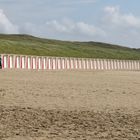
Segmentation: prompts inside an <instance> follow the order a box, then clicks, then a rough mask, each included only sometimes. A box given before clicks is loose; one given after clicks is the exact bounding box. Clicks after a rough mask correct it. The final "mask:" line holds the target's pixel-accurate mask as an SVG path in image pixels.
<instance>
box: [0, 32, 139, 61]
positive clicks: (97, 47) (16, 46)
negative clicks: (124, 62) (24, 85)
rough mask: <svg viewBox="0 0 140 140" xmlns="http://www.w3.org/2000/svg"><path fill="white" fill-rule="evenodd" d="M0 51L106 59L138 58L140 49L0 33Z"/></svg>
mask: <svg viewBox="0 0 140 140" xmlns="http://www.w3.org/2000/svg"><path fill="white" fill-rule="evenodd" d="M0 53H6V54H25V55H38V56H41V55H42V56H62V57H85V58H108V59H140V49H132V48H128V47H122V46H118V45H112V44H107V43H100V42H76V41H75V42H70V41H59V40H52V39H42V38H37V37H34V36H30V35H6V34H0Z"/></svg>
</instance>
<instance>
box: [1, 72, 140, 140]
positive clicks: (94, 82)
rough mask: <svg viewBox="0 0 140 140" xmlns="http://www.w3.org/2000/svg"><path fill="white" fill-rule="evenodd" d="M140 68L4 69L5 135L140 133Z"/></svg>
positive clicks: (47, 137) (46, 137) (44, 139)
mask: <svg viewBox="0 0 140 140" xmlns="http://www.w3.org/2000/svg"><path fill="white" fill-rule="evenodd" d="M139 77H140V72H138V71H134V72H132V71H114V72H113V71H106V72H103V71H102V72H98V71H54V72H50V71H47V72H46V71H45V72H43V71H2V70H1V71H0V83H1V84H0V139H6V140H18V139H21V140H22V139H23V140H26V139H29V140H36V139H37V140H52V139H54V140H59V139H60V140H63V139H68V140H72V139H76V140H81V139H85V140H93V139H95V140H96V139H97V140H99V139H104V140H108V139H111V140H112V139H115V138H116V139H118V140H119V139H130V140H132V139H134V140H135V139H136V140H137V139H138V138H140V102H139V101H140V93H139V91H140V86H139V85H140V78H139Z"/></svg>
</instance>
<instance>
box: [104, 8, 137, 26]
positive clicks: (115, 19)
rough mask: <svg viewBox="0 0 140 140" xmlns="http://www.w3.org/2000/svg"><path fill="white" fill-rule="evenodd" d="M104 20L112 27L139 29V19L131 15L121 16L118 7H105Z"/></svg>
mask: <svg viewBox="0 0 140 140" xmlns="http://www.w3.org/2000/svg"><path fill="white" fill-rule="evenodd" d="M104 10H105V12H106V16H105V20H106V21H108V22H110V23H111V24H112V25H113V26H122V27H132V28H140V17H136V16H134V15H133V14H132V13H129V14H123V13H121V11H120V7H119V6H107V7H105V9H104Z"/></svg>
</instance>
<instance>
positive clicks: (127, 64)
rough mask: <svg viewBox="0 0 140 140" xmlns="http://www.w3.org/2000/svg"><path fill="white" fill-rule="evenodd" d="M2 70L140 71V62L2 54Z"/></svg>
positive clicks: (0, 56) (0, 57) (0, 58)
mask: <svg viewBox="0 0 140 140" xmlns="http://www.w3.org/2000/svg"><path fill="white" fill-rule="evenodd" d="M0 66H1V68H2V69H33V70H36V69H37V70H64V69H66V70H78V69H79V70H80V69H81V70H140V60H115V59H90V58H71V57H70V58H67V57H46V56H24V55H12V54H1V55H0Z"/></svg>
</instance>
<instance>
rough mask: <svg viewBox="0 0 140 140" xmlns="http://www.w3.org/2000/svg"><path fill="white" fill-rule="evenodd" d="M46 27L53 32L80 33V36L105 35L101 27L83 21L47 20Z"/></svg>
mask: <svg viewBox="0 0 140 140" xmlns="http://www.w3.org/2000/svg"><path fill="white" fill-rule="evenodd" d="M46 27H47V28H48V29H49V30H51V31H53V32H54V33H56V32H59V33H65V34H71V35H82V36H89V37H94V36H98V35H102V36H103V35H105V32H104V31H103V30H102V29H100V28H98V27H96V26H94V25H90V24H88V23H85V22H74V21H72V20H68V19H65V20H62V21H57V20H52V21H48V22H47V23H46Z"/></svg>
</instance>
